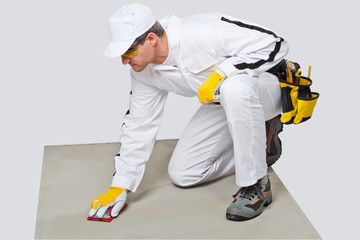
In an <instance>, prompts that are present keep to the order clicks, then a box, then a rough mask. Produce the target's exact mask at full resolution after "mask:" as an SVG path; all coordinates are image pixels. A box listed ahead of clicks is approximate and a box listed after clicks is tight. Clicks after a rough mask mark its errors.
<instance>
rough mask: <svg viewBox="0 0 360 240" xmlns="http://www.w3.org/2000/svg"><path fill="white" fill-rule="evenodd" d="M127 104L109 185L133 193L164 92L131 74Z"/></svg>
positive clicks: (155, 128)
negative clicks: (114, 169)
mask: <svg viewBox="0 0 360 240" xmlns="http://www.w3.org/2000/svg"><path fill="white" fill-rule="evenodd" d="M131 88H132V91H131V94H130V106H129V111H128V112H127V114H126V116H125V119H124V123H123V125H122V134H121V137H120V142H121V149H120V152H119V154H118V155H117V156H116V157H115V168H116V173H115V174H114V176H113V181H112V186H119V187H123V188H126V189H128V190H130V191H132V192H135V191H136V189H137V187H138V185H139V184H140V181H141V179H142V177H143V174H144V171H145V163H146V162H147V160H148V158H149V157H150V154H151V152H152V149H153V146H154V143H155V139H156V136H157V133H158V131H159V128H160V123H161V119H162V115H163V109H164V105H165V102H166V99H167V96H168V92H167V91H164V90H160V89H158V88H156V87H153V86H150V85H148V84H145V83H143V82H140V81H138V80H136V79H135V77H134V76H132V83H131Z"/></svg>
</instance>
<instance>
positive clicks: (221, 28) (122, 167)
mask: <svg viewBox="0 0 360 240" xmlns="http://www.w3.org/2000/svg"><path fill="white" fill-rule="evenodd" d="M159 22H160V23H161V25H162V26H163V27H164V29H165V31H166V34H167V37H168V41H169V56H168V58H167V59H166V60H165V62H164V63H162V64H149V65H148V66H147V67H146V68H145V69H144V70H143V71H142V72H134V71H132V70H131V93H130V106H129V111H128V112H127V114H126V116H125V119H124V124H123V126H122V133H121V137H120V142H121V149H120V152H119V154H117V155H116V157H115V169H116V172H115V174H114V176H113V181H112V186H118V187H122V188H126V189H128V190H130V191H133V192H134V191H136V189H137V187H138V186H139V184H140V181H141V179H142V177H143V174H144V171H145V164H146V162H147V160H148V159H149V157H150V154H151V152H152V149H153V146H154V143H155V139H156V136H157V133H158V130H159V127H160V123H161V118H162V115H163V109H164V105H165V102H166V99H167V95H168V92H173V93H175V94H178V95H182V96H185V97H193V96H197V94H198V88H199V86H200V85H201V84H202V82H204V81H205V80H206V78H207V77H208V76H209V75H210V74H211V73H212V72H213V71H214V69H215V67H219V68H220V69H221V70H222V71H223V72H224V73H225V74H226V75H227V76H228V77H231V76H232V75H233V74H241V73H246V74H250V75H252V76H258V75H259V74H261V73H263V72H264V71H266V70H268V69H269V68H270V67H268V64H266V63H268V62H275V61H277V62H279V61H280V60H281V59H283V57H284V56H285V55H286V53H287V51H288V45H287V43H286V41H285V40H284V39H282V38H281V37H278V36H277V35H276V34H275V33H273V32H271V31H269V30H266V29H265V28H263V27H260V26H259V25H254V24H251V23H245V22H244V21H242V20H239V19H235V18H233V17H228V16H225V15H224V14H221V13H213V14H206V15H195V16H191V17H186V18H183V19H179V18H178V17H175V16H169V17H166V18H163V19H162V20H160V21H159Z"/></svg>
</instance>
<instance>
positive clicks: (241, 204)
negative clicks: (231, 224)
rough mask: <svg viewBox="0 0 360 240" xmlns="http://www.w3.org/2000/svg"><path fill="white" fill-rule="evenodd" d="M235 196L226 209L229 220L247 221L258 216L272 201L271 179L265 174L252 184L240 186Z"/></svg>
mask: <svg viewBox="0 0 360 240" xmlns="http://www.w3.org/2000/svg"><path fill="white" fill-rule="evenodd" d="M233 198H234V201H233V202H232V203H231V204H230V206H229V207H228V208H227V209H226V218H227V219H228V220H232V221H246V220H249V219H252V218H254V217H257V216H258V215H260V213H261V212H262V210H263V208H264V207H267V206H268V205H269V204H270V203H271V201H272V193H271V186H270V179H269V178H268V176H265V177H263V178H262V179H260V180H259V181H257V183H255V184H254V185H252V186H249V187H242V188H240V189H239V191H238V192H237V193H236V194H235V195H233Z"/></svg>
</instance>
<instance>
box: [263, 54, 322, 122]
mask: <svg viewBox="0 0 360 240" xmlns="http://www.w3.org/2000/svg"><path fill="white" fill-rule="evenodd" d="M268 72H270V73H272V74H274V75H276V76H278V78H279V82H280V87H281V99H282V108H283V115H282V116H281V118H280V121H281V122H282V123H285V124H291V123H294V124H299V123H302V122H305V121H307V120H309V119H310V118H311V116H312V113H313V111H314V108H315V105H316V102H317V100H318V98H319V96H320V94H319V93H317V92H311V89H310V86H311V84H312V81H311V79H310V73H311V67H309V74H308V77H304V76H301V70H300V65H299V64H298V63H295V62H291V61H287V60H282V61H281V62H280V63H279V64H278V65H276V66H275V67H273V68H271V69H270V70H268Z"/></svg>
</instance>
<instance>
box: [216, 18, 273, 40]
mask: <svg viewBox="0 0 360 240" xmlns="http://www.w3.org/2000/svg"><path fill="white" fill-rule="evenodd" d="M221 20H222V21H225V22H228V23H233V24H236V25H238V26H239V27H243V28H248V29H251V30H256V31H259V32H263V33H267V34H269V35H273V36H274V37H275V38H279V37H278V36H277V35H276V34H275V33H274V32H272V31H270V30H267V29H264V28H261V27H258V26H254V25H250V24H246V23H243V22H239V21H232V20H229V19H227V18H224V17H222V18H221Z"/></svg>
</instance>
